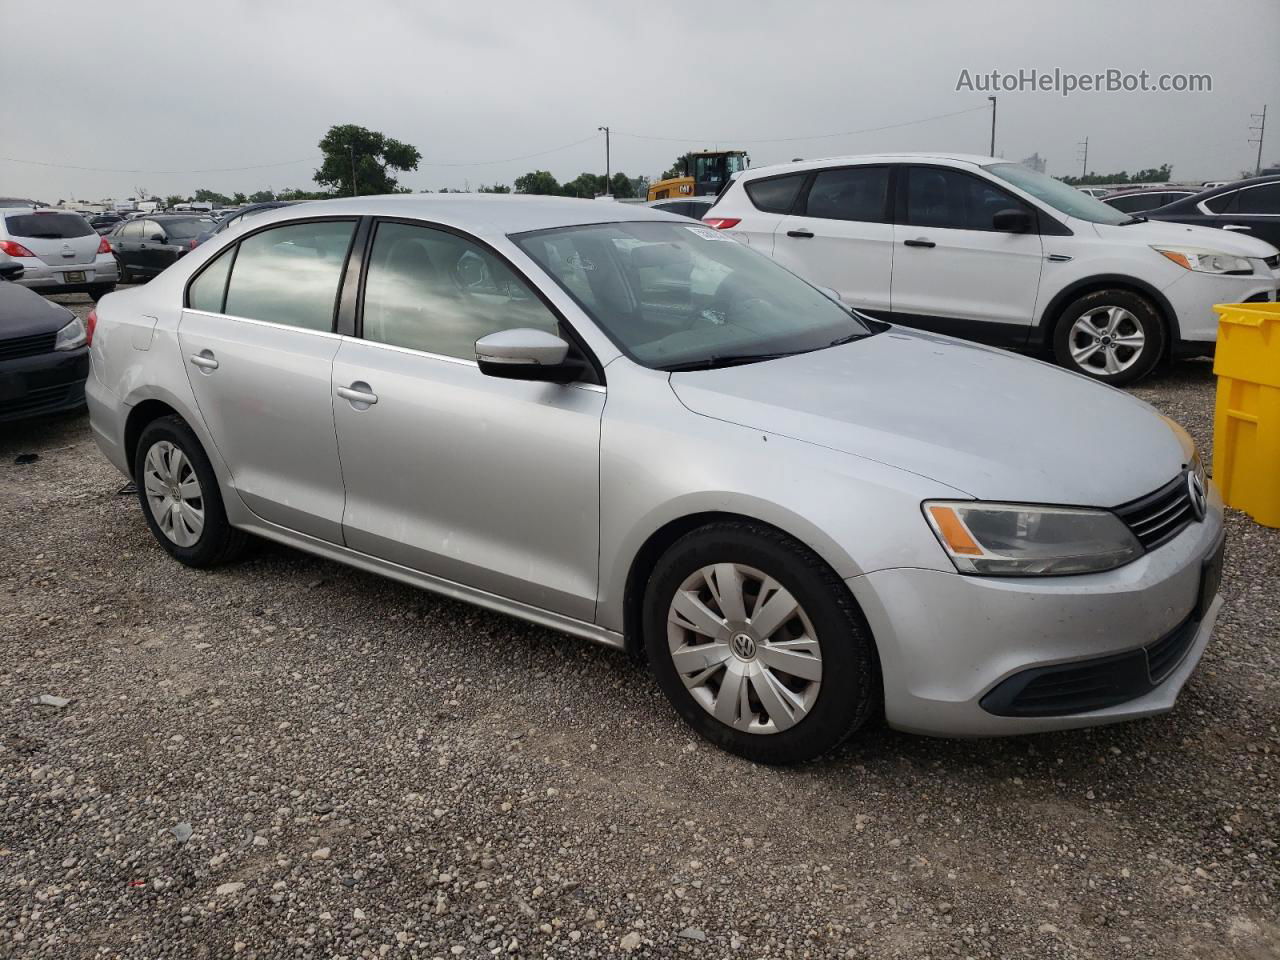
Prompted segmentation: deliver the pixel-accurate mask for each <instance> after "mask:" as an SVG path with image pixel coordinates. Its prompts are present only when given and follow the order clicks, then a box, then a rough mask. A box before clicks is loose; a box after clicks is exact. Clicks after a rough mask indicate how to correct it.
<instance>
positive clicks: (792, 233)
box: [787, 230, 813, 239]
mask: <svg viewBox="0 0 1280 960" xmlns="http://www.w3.org/2000/svg"><path fill="white" fill-rule="evenodd" d="M787 236H788V237H798V238H801V239H812V238H813V231H811V230H788V231H787Z"/></svg>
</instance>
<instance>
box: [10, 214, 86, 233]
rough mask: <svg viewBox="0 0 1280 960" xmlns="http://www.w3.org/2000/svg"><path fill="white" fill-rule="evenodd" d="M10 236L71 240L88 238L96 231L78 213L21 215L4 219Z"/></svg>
mask: <svg viewBox="0 0 1280 960" xmlns="http://www.w3.org/2000/svg"><path fill="white" fill-rule="evenodd" d="M4 222H5V226H7V227H8V228H9V235H10V236H14V237H30V238H31V239H33V240H70V239H71V238H72V237H87V236H90V235H91V234H92V233H93V232H94V231H93V228H92V227H91V226H89V221H87V220H86V219H85V218H84V217H82V216H80V214H78V213H20V214H18V215H17V216H9V217H5V219H4Z"/></svg>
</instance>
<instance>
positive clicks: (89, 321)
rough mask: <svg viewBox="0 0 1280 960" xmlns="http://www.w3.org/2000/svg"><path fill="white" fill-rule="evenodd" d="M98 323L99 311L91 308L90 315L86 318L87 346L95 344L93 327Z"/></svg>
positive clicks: (85, 340) (85, 338)
mask: <svg viewBox="0 0 1280 960" xmlns="http://www.w3.org/2000/svg"><path fill="white" fill-rule="evenodd" d="M97 325H98V311H97V310H90V311H89V315H88V316H87V317H85V318H84V345H85V346H86V347H91V346H93V328H94V327H96V326H97Z"/></svg>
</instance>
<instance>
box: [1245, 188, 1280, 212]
mask: <svg viewBox="0 0 1280 960" xmlns="http://www.w3.org/2000/svg"><path fill="white" fill-rule="evenodd" d="M1236 213H1280V183H1268V184H1264V185H1263V186H1260V187H1248V188H1247V189H1244V190H1241V191H1240V199H1239V200H1238V201H1237V202H1236Z"/></svg>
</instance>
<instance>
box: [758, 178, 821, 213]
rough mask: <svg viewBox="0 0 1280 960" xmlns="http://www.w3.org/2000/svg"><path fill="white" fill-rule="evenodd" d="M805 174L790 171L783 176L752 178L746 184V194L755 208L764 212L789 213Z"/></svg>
mask: <svg viewBox="0 0 1280 960" xmlns="http://www.w3.org/2000/svg"><path fill="white" fill-rule="evenodd" d="M807 176H808V174H807V173H791V174H787V175H786V176H784V177H770V178H769V179H767V180H752V181H751V182H750V183H748V184H747V185H746V191H747V196H748V197H750V198H751V202H752V203H753V204H755V206H756V209H757V210H763V211H764V212H765V213H790V212H791V208H792V207H793V206H794V205H795V202H796V194H797V193H799V192H800V187H801V185H802V184H803V183H804V178H805V177H807Z"/></svg>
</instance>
